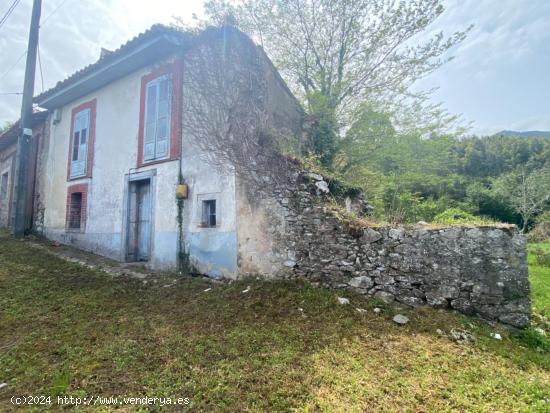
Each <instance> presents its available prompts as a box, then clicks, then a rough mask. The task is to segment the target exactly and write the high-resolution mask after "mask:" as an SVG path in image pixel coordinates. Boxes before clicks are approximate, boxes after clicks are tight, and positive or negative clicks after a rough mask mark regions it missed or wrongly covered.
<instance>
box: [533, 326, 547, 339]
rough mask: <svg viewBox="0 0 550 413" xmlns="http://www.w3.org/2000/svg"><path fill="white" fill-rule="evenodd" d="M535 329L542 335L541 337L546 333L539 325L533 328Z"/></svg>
mask: <svg viewBox="0 0 550 413" xmlns="http://www.w3.org/2000/svg"><path fill="white" fill-rule="evenodd" d="M535 331H536V332H537V333H539V334H540V335H541V336H543V337H544V336H545V335H546V331H544V330H543V329H542V328H540V327H536V328H535Z"/></svg>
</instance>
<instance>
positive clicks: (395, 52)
mask: <svg viewBox="0 0 550 413" xmlns="http://www.w3.org/2000/svg"><path fill="white" fill-rule="evenodd" d="M205 11H206V15H207V17H208V18H209V19H210V21H214V22H216V21H220V20H222V19H224V18H225V16H227V15H228V14H231V15H234V16H235V17H236V20H237V22H238V25H239V27H240V28H241V29H242V30H244V31H245V32H246V33H248V34H249V35H251V36H252V37H253V38H255V39H256V40H257V41H258V42H259V43H260V44H261V45H262V47H264V49H265V50H266V51H267V53H268V54H269V56H270V57H271V58H272V59H273V60H274V62H275V64H276V65H277V67H278V68H279V70H280V71H281V73H282V74H283V75H284V76H285V79H286V80H287V81H288V82H289V84H290V85H291V87H292V88H293V90H294V92H295V94H296V95H297V96H300V97H301V98H302V99H303V101H304V102H305V103H306V105H307V106H308V110H309V112H314V111H316V110H317V107H316V106H317V105H318V104H319V99H321V100H322V104H323V105H325V106H326V107H328V108H329V109H330V110H332V111H333V112H334V113H335V115H336V116H337V118H338V120H339V124H340V125H346V124H349V123H350V120H352V118H353V116H354V114H355V111H356V109H357V106H358V105H359V104H360V103H361V102H364V101H368V102H377V103H391V102H394V103H396V104H397V106H402V103H403V100H402V99H403V98H406V99H408V100H412V101H413V102H416V103H417V104H425V103H426V102H425V93H420V94H418V93H413V92H411V89H410V86H411V85H412V84H413V83H414V82H415V81H416V80H418V79H420V78H422V77H424V76H426V75H427V74H429V73H431V72H433V71H434V70H436V69H437V68H439V67H440V66H441V65H442V64H444V63H445V62H446V61H448V60H450V58H451V57H450V56H448V54H447V51H448V50H449V49H450V48H452V47H453V46H454V45H456V44H458V43H460V42H461V41H462V40H463V39H464V37H465V35H466V32H467V30H466V31H464V32H456V33H453V34H452V35H451V36H448V37H446V36H444V35H443V33H431V34H430V33H429V31H428V30H429V26H430V24H432V23H433V22H434V21H435V20H436V19H437V18H438V17H439V16H440V15H441V13H442V12H443V6H442V1H441V0H411V1H402V0H338V1H335V0H284V1H283V0H232V1H226V0H208V1H206V2H205ZM203 24H204V23H203ZM400 100H401V101H400ZM428 109H429V110H430V111H432V112H433V111H434V107H428ZM435 109H438V108H435ZM440 115H441V113H439V112H436V113H432V117H433V116H440ZM443 115H445V114H444V113H443ZM428 120H431V118H430V119H428Z"/></svg>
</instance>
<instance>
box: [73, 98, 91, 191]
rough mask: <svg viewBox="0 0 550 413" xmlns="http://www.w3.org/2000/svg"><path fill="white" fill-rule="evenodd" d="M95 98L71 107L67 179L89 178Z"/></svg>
mask: <svg viewBox="0 0 550 413" xmlns="http://www.w3.org/2000/svg"><path fill="white" fill-rule="evenodd" d="M96 106H97V101H96V99H93V100H90V101H88V102H85V103H82V104H81V105H78V106H77V107H75V108H73V110H72V113H71V135H70V136H71V137H70V143H69V160H68V164H67V180H69V181H70V180H73V179H79V178H91V177H92V166H93V160H94V141H95V117H96Z"/></svg>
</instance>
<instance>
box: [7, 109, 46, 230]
mask: <svg viewBox="0 0 550 413" xmlns="http://www.w3.org/2000/svg"><path fill="white" fill-rule="evenodd" d="M47 116H48V112H47V111H40V112H35V113H34V114H33V119H32V129H33V133H32V138H31V146H30V152H29V160H28V168H29V175H28V185H27V203H26V205H27V211H26V213H25V217H26V220H27V222H26V223H25V228H28V229H31V228H33V226H34V224H35V222H34V218H35V216H36V201H37V199H36V198H35V192H34V189H35V183H36V179H35V176H36V173H37V168H38V164H37V157H38V152H39V151H40V150H42V147H41V145H42V144H43V141H44V139H43V137H44V134H45V133H46V132H47V131H46V127H45V125H46V123H45V122H46V118H47ZM19 133H20V127H19V122H16V123H15V124H13V125H12V126H11V127H9V128H8V129H7V130H5V131H4V132H3V133H2V134H1V135H0V228H11V227H12V223H13V220H12V217H13V214H12V212H13V208H14V206H13V200H14V194H13V190H14V182H13V179H14V176H15V154H16V151H17V139H18V136H19Z"/></svg>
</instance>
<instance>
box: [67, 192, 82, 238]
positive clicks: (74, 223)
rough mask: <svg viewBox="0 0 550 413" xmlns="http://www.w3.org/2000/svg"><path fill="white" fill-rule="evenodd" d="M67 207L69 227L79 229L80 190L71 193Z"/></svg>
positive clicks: (80, 211)
mask: <svg viewBox="0 0 550 413" xmlns="http://www.w3.org/2000/svg"><path fill="white" fill-rule="evenodd" d="M69 208H70V210H69V228H70V229H80V223H81V221H82V192H73V193H72V194H71V203H70V205H69Z"/></svg>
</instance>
